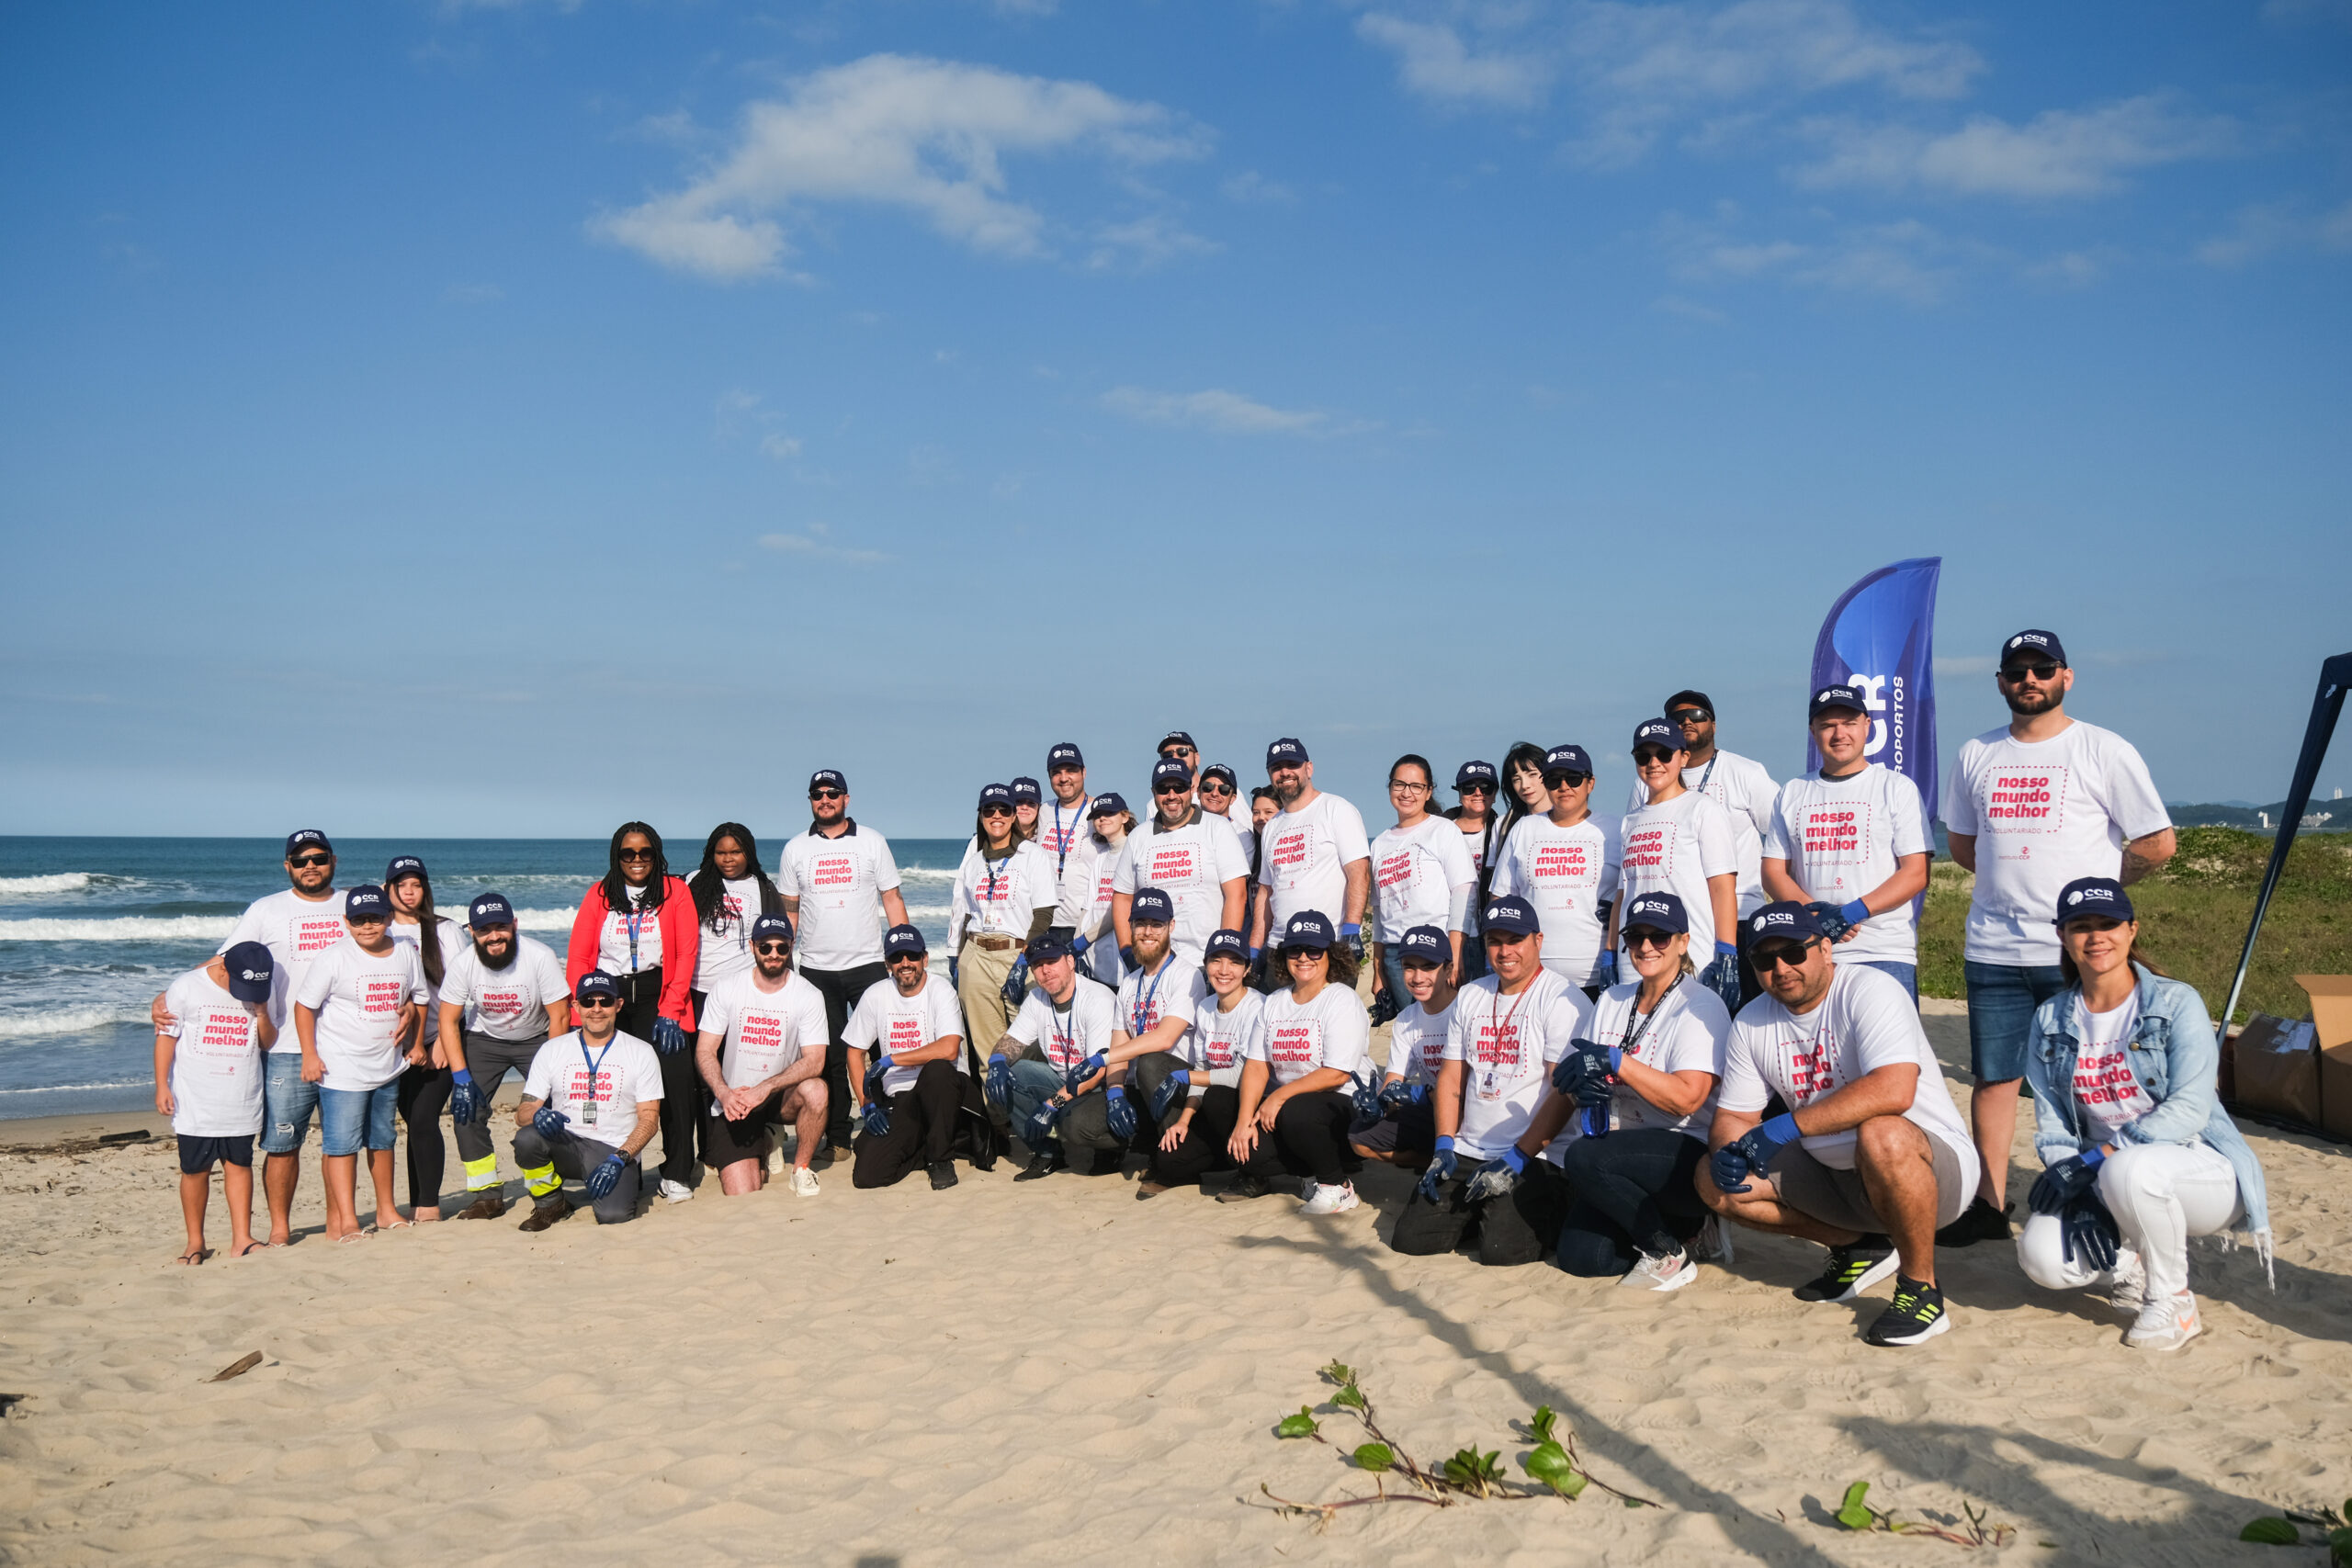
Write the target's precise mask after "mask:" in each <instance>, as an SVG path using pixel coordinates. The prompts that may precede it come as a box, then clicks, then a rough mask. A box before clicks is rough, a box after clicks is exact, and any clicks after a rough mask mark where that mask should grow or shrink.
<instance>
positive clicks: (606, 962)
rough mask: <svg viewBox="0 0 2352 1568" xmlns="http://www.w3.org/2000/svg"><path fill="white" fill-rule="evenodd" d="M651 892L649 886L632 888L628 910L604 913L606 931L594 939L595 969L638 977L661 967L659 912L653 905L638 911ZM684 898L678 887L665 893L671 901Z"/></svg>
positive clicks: (660, 915) (608, 909) (606, 911)
mask: <svg viewBox="0 0 2352 1568" xmlns="http://www.w3.org/2000/svg"><path fill="white" fill-rule="evenodd" d="M652 890H653V889H652V886H651V885H650V884H648V885H647V886H643V887H632V888H630V889H629V890H628V908H626V909H613V908H607V909H606V910H605V929H604V930H603V931H600V932H598V933H597V937H596V967H597V968H599V969H602V970H603V971H604V972H605V974H607V975H637V974H641V973H643V972H644V971H646V970H648V969H659V968H660V967H662V910H661V908H660V907H659V906H656V907H655V908H650V909H644V910H643V911H642V912H641V913H640V912H639V911H640V907H641V906H642V905H643V904H644V902H645V896H646V895H647V894H648V893H650V892H651V891H652ZM686 896H687V895H686V892H685V890H684V888H681V887H673V888H672V889H670V891H669V894H668V897H672V898H684V897H686Z"/></svg>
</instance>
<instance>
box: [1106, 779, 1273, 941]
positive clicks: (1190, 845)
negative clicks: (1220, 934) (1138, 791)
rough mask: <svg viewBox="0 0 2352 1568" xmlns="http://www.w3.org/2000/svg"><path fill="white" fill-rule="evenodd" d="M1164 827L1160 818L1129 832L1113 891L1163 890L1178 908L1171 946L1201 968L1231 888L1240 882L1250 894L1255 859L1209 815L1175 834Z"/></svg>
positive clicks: (1226, 827)
mask: <svg viewBox="0 0 2352 1568" xmlns="http://www.w3.org/2000/svg"><path fill="white" fill-rule="evenodd" d="M1237 878H1238V879H1239V880H1240V881H1241V882H1242V884H1243V886H1244V890H1245V891H1246V890H1247V886H1248V883H1249V878H1250V857H1249V856H1248V855H1246V854H1244V853H1243V852H1242V849H1241V841H1240V840H1238V839H1237V838H1235V837H1234V834H1233V824H1231V823H1230V822H1227V820H1226V819H1225V818H1222V817H1212V816H1210V815H1209V814H1208V813H1207V812H1205V811H1204V812H1203V813H1201V815H1200V818H1199V819H1198V820H1196V821H1194V822H1192V823H1190V824H1188V825H1186V826H1184V827H1182V828H1178V829H1173V830H1167V829H1161V828H1160V827H1159V818H1158V817H1156V816H1155V817H1154V818H1152V819H1151V820H1150V821H1148V822H1138V823H1136V825H1135V827H1134V828H1133V829H1130V830H1129V831H1128V833H1127V841H1126V842H1125V844H1124V845H1122V846H1121V847H1120V851H1119V858H1118V862H1117V863H1116V864H1115V865H1114V867H1113V868H1112V872H1111V890H1112V891H1113V892H1114V893H1127V894H1132V893H1134V892H1135V890H1136V888H1138V887H1157V888H1159V890H1160V891H1161V892H1162V893H1165V894H1167V895H1168V897H1170V899H1172V900H1174V902H1175V905H1176V919H1175V923H1174V924H1173V925H1171V926H1170V927H1169V938H1168V940H1169V942H1170V945H1171V946H1172V947H1173V948H1174V949H1175V952H1176V955H1177V956H1178V957H1179V958H1182V959H1183V960H1184V961H1185V962H1186V963H1188V964H1198V963H1200V962H1201V960H1202V958H1203V957H1204V955H1205V954H1206V953H1207V950H1208V942H1209V938H1210V937H1211V936H1213V935H1215V934H1216V931H1217V929H1218V928H1219V927H1221V926H1223V925H1224V924H1225V885H1226V884H1227V883H1228V882H1231V881H1234V880H1236V879H1237ZM1245 918H1246V917H1245Z"/></svg>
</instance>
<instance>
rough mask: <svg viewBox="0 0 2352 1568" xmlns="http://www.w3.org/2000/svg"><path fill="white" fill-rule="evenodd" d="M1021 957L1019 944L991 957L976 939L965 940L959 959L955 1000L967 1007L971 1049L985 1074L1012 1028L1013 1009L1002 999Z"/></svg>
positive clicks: (957, 961) (965, 1011) (1014, 943)
mask: <svg viewBox="0 0 2352 1568" xmlns="http://www.w3.org/2000/svg"><path fill="white" fill-rule="evenodd" d="M990 940H994V939H990ZM1020 956H1021V944H1020V943H1019V942H1013V943H1012V945H1010V946H1008V947H1006V948H1004V949H1003V950H1002V951H1001V952H998V953H990V952H989V950H988V949H987V948H985V947H982V946H981V945H980V943H979V939H978V938H977V937H967V938H965V939H964V948H963V951H962V952H960V953H957V954H956V975H957V976H958V979H957V982H956V1000H958V1001H960V1002H962V1003H963V1004H964V1022H965V1025H966V1027H967V1028H968V1029H970V1030H971V1032H972V1036H971V1046H972V1049H973V1050H974V1051H975V1052H977V1053H978V1055H979V1062H980V1067H981V1069H982V1070H983V1071H985V1070H986V1069H987V1067H988V1063H989V1053H990V1052H991V1051H994V1050H995V1049H996V1043H997V1041H998V1040H999V1039H1001V1037H1002V1036H1003V1034H1004V1032H1005V1031H1006V1030H1007V1029H1009V1028H1011V1027H1012V1014H1013V1008H1012V1004H1010V1003H1009V1002H1007V1001H1006V1000H1005V999H1004V996H1003V990H1004V977H1005V976H1008V975H1010V974H1012V961H1013V960H1014V959H1016V958H1018V957H1020Z"/></svg>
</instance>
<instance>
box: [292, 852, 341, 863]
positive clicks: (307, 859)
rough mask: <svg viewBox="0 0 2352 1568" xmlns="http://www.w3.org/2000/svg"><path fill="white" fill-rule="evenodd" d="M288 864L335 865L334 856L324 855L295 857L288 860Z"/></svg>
mask: <svg viewBox="0 0 2352 1568" xmlns="http://www.w3.org/2000/svg"><path fill="white" fill-rule="evenodd" d="M287 864H288V865H333V864H334V856H333V855H322V854H307V855H295V856H293V857H292V858H291V859H289V860H288V861H287Z"/></svg>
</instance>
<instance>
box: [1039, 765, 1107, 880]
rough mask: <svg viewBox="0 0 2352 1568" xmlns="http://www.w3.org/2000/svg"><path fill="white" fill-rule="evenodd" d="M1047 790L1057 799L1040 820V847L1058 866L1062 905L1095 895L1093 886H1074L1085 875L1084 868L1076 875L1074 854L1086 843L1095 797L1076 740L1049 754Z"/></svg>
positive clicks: (1055, 872) (1051, 802)
mask: <svg viewBox="0 0 2352 1568" xmlns="http://www.w3.org/2000/svg"><path fill="white" fill-rule="evenodd" d="M1046 788H1047V789H1049V790H1051V791H1052V792H1053V798H1052V799H1051V800H1048V801H1047V802H1046V805H1045V808H1044V810H1042V811H1041V812H1040V813H1039V814H1038V817H1037V847H1038V848H1039V849H1041V850H1043V851H1045V852H1046V859H1048V860H1050V861H1052V862H1053V863H1054V875H1055V877H1056V878H1057V886H1058V887H1059V888H1060V890H1061V897H1060V899H1059V900H1057V901H1058V902H1061V903H1068V902H1069V901H1070V900H1071V898H1072V897H1073V895H1082V894H1091V892H1092V891H1093V889H1092V888H1091V886H1088V887H1084V888H1080V887H1078V886H1074V883H1075V882H1076V881H1077V880H1078V879H1079V878H1080V877H1082V876H1083V874H1084V868H1083V867H1082V866H1081V867H1080V871H1079V872H1078V873H1076V874H1073V873H1072V872H1071V870H1070V861H1071V858H1072V853H1073V852H1075V851H1076V850H1077V849H1078V847H1079V846H1080V844H1081V843H1083V842H1084V841H1085V839H1086V834H1087V828H1086V823H1087V813H1088V811H1089V810H1090V809H1091V807H1093V805H1094V800H1093V797H1092V796H1091V795H1088V794H1087V793H1086V755H1085V753H1084V752H1082V751H1080V750H1079V749H1078V742H1077V741H1075V740H1058V741H1056V742H1055V743H1054V745H1053V747H1052V748H1051V749H1050V750H1047V751H1046Z"/></svg>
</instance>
